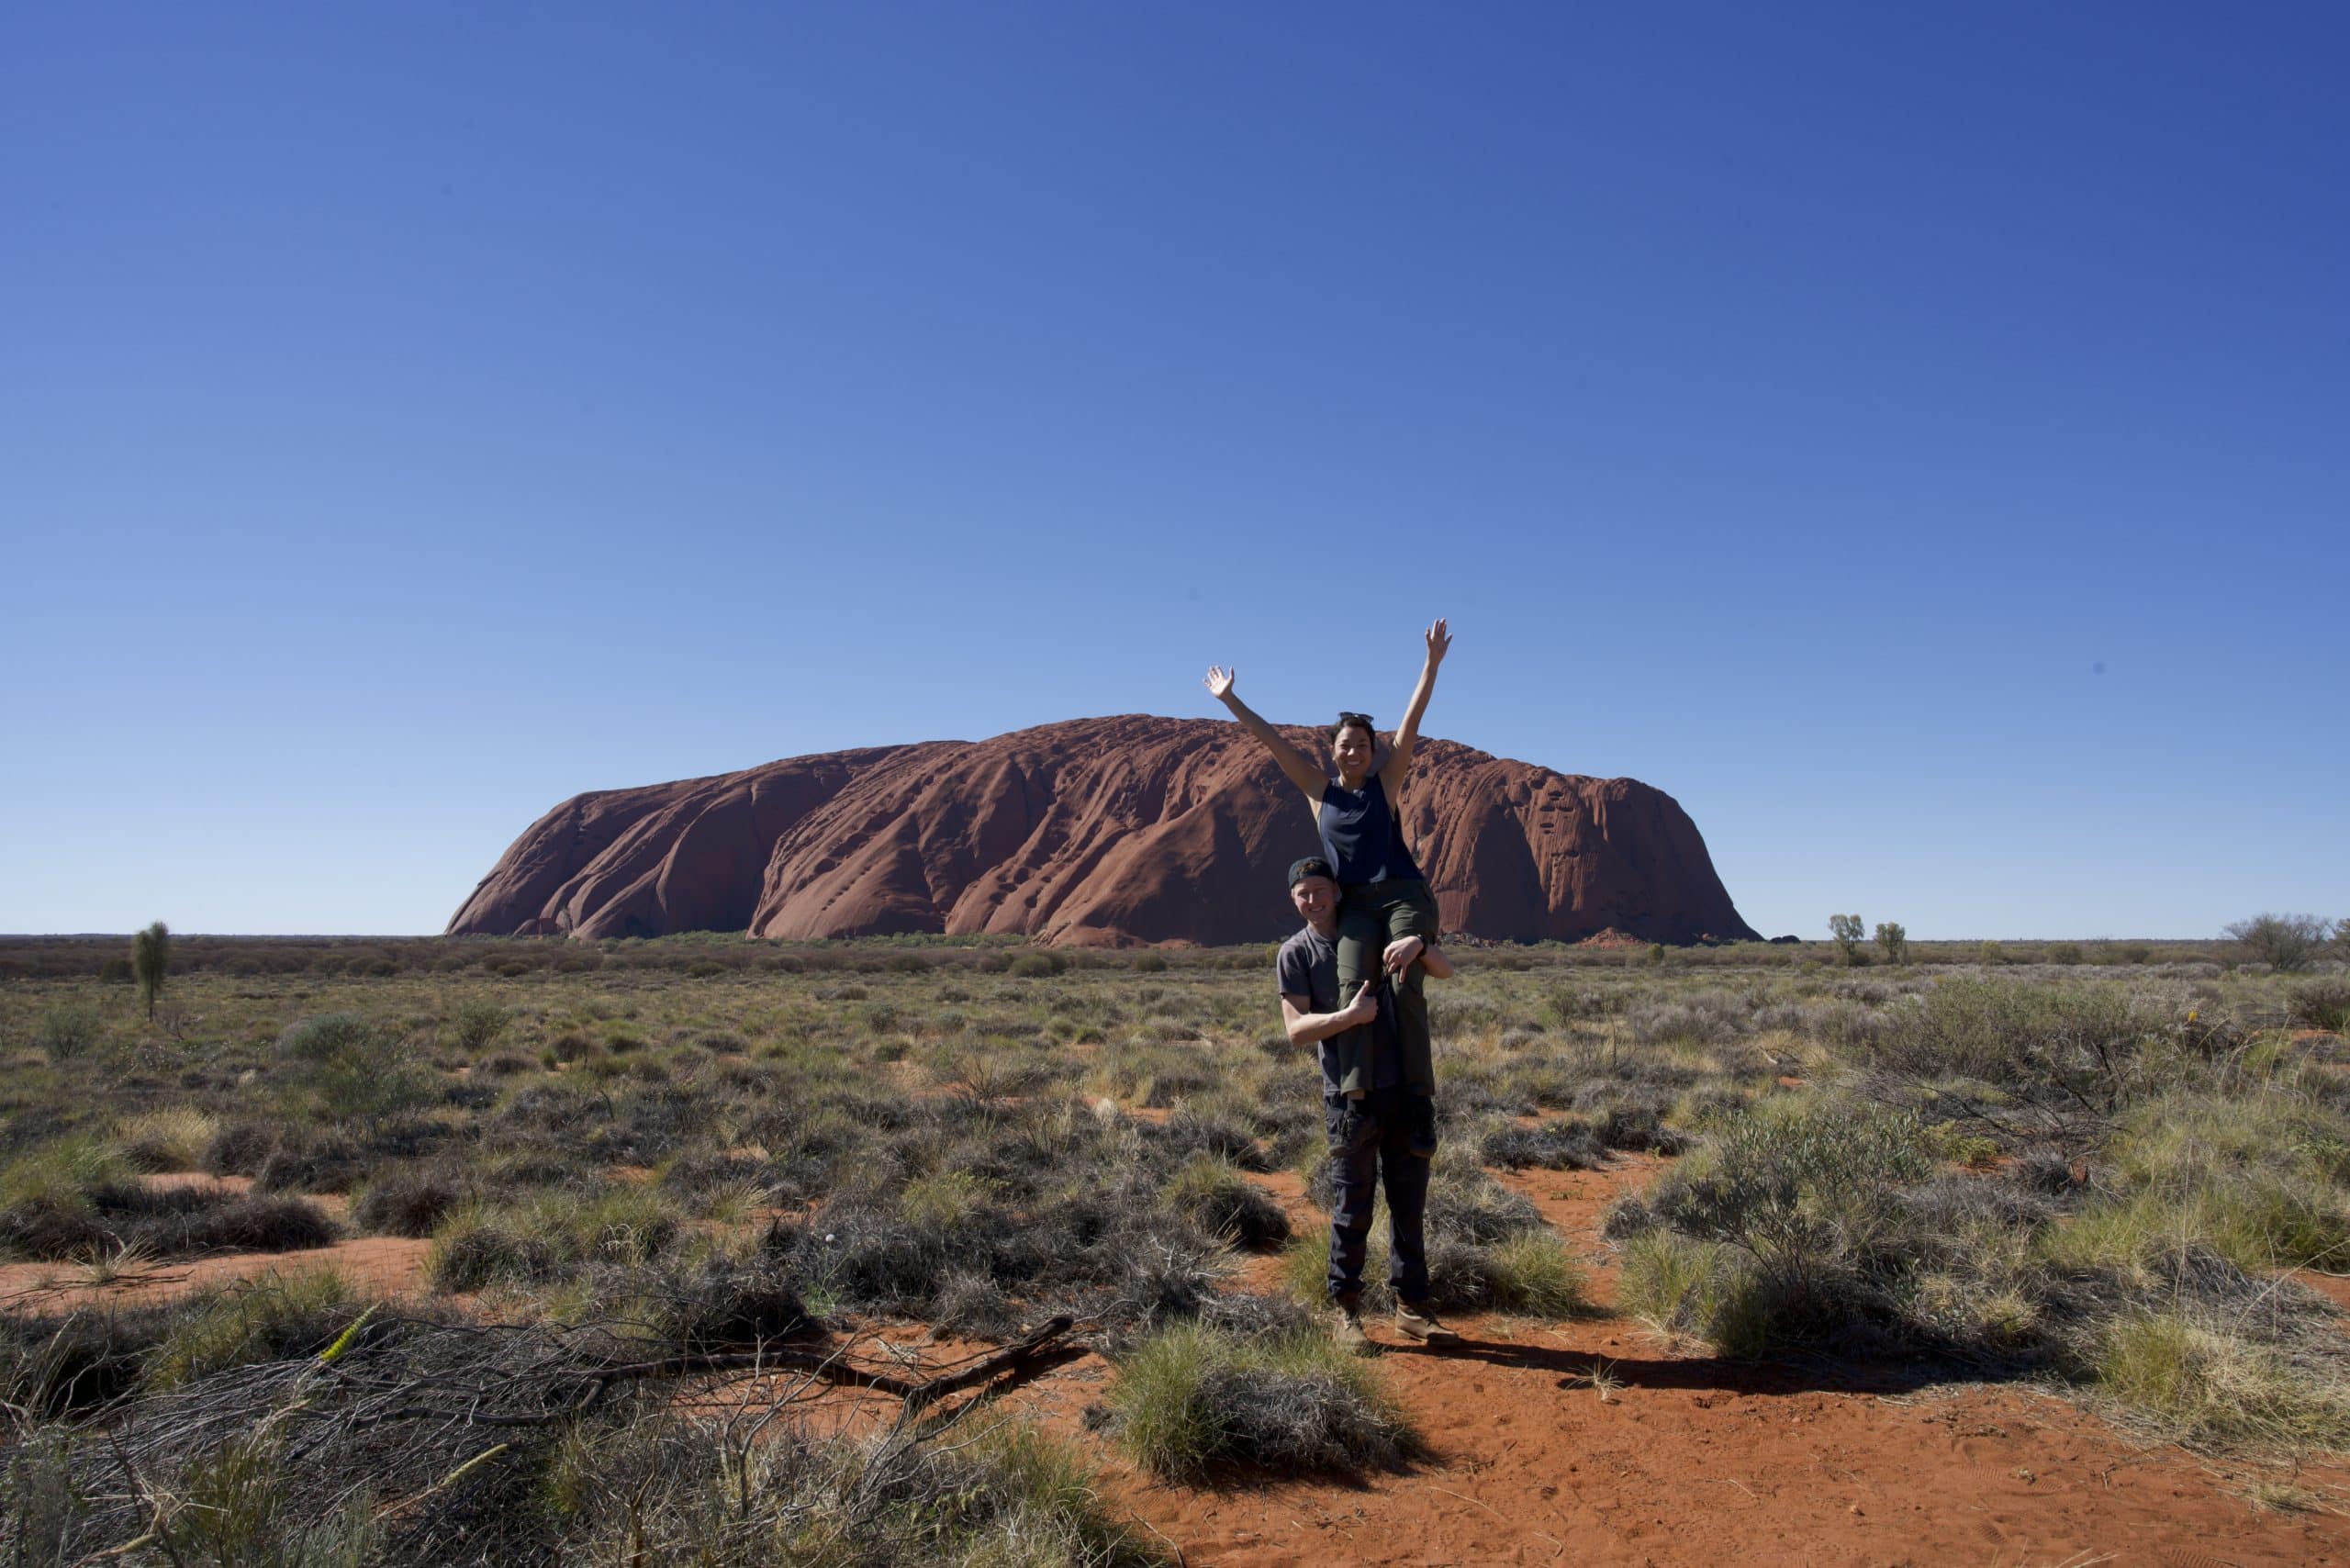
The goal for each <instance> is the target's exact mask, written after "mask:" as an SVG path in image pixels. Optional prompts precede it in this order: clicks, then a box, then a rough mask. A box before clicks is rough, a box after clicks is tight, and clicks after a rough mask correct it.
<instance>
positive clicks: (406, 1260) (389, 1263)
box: [0, 1236, 432, 1313]
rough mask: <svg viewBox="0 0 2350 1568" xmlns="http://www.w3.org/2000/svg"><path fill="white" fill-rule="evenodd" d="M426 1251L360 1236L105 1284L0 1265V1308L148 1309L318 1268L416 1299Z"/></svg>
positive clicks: (363, 1286) (154, 1266)
mask: <svg viewBox="0 0 2350 1568" xmlns="http://www.w3.org/2000/svg"><path fill="white" fill-rule="evenodd" d="M431 1246H432V1244H431V1242H429V1241H415V1240H410V1239H408V1238H406V1237H399V1236H365V1237H361V1238H358V1239H356V1240H353V1241H339V1242H337V1243H335V1244H334V1245H333V1246H331V1247H306V1248H302V1249H298V1250H296V1251H292V1252H221V1253H216V1254H214V1255H213V1256H211V1257H207V1258H183V1259H174V1260H165V1261H162V1262H155V1263H149V1264H146V1265H145V1266H143V1267H140V1268H137V1269H134V1270H131V1271H128V1272H125V1273H123V1274H121V1275H119V1276H117V1278H115V1279H114V1280H112V1281H111V1282H107V1283H105V1284H99V1283H96V1282H94V1281H93V1280H92V1278H91V1273H90V1271H89V1270H88V1269H87V1268H86V1267H84V1266H83V1265H81V1264H77V1263H6V1264H0V1308H5V1309H6V1310H8V1311H11V1312H26V1313H40V1312H61V1311H64V1310H66V1309H67V1308H70V1307H75V1306H87V1305H92V1304H94V1303H100V1302H103V1303H105V1304H106V1305H112V1306H145V1305H151V1304H153V1303H155V1302H159V1301H169V1300H171V1299H172V1298H173V1297H175V1296H182V1295H186V1294H189V1293H191V1292H194V1291H200V1290H206V1289H209V1288H211V1287H213V1286H217V1285H226V1284H233V1283H235V1282H238V1281H240V1280H258V1279H263V1278H266V1277H267V1276H269V1275H271V1274H275V1275H278V1276H280V1277H281V1278H290V1277H292V1276H293V1275H296V1274H306V1273H308V1272H310V1271H312V1270H314V1269H323V1268H331V1269H333V1270H334V1271H336V1272H337V1273H340V1274H341V1276H342V1277H343V1278H344V1279H345V1280H346V1281H348V1282H350V1283H351V1285H352V1288H353V1290H354V1291H356V1292H357V1293H358V1294H361V1295H384V1296H401V1295H415V1294H420V1293H421V1292H422V1290H423V1288H424V1255H425V1253H426V1252H427V1251H429V1250H430V1249H431Z"/></svg>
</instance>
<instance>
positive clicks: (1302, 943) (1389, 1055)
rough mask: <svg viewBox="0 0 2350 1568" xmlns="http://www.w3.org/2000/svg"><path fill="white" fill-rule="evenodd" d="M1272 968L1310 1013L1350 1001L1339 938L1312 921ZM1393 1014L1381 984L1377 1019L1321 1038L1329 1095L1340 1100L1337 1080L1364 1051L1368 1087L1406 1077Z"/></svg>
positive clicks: (1326, 1095)
mask: <svg viewBox="0 0 2350 1568" xmlns="http://www.w3.org/2000/svg"><path fill="white" fill-rule="evenodd" d="M1273 968H1274V971H1275V972H1276V973H1277V974H1278V975H1279V976H1280V977H1281V994H1282V995H1283V996H1302V997H1304V998H1305V999H1306V1011H1308V1012H1309V1013H1336V1012H1337V1011H1338V1010H1339V1009H1340V1008H1341V1007H1343V1006H1345V1005H1346V1002H1347V1001H1348V1000H1351V999H1350V998H1346V999H1342V998H1341V997H1340V996H1339V995H1338V945H1337V941H1336V940H1335V939H1333V938H1331V937H1327V936H1324V935H1319V934H1318V933H1316V932H1315V929H1314V927H1312V926H1310V925H1309V926H1307V927H1305V929H1304V930H1303V931H1300V932H1299V933H1298V934H1297V935H1294V936H1292V937H1291V938H1290V939H1289V940H1288V941H1286V942H1284V943H1282V944H1281V957H1280V958H1278V959H1276V960H1275V961H1274V965H1273ZM1394 1027H1395V1026H1394V1024H1393V1006H1392V1004H1391V1003H1390V1002H1388V1001H1387V997H1386V991H1385V988H1384V987H1383V986H1382V988H1381V991H1380V1008H1379V1018H1378V1021H1377V1022H1376V1023H1371V1024H1364V1025H1358V1026H1357V1027H1355V1028H1352V1029H1348V1030H1347V1031H1346V1032H1345V1033H1343V1034H1337V1035H1333V1036H1330V1037H1329V1038H1328V1039H1326V1040H1324V1041H1323V1042H1322V1047H1321V1057H1322V1094H1323V1097H1324V1098H1325V1099H1336V1098H1337V1097H1338V1096H1339V1095H1340V1094H1341V1093H1342V1091H1341V1090H1340V1089H1339V1087H1338V1085H1339V1083H1340V1082H1341V1081H1343V1080H1344V1078H1345V1076H1346V1064H1347V1058H1348V1056H1349V1055H1351V1054H1354V1053H1360V1059H1361V1061H1362V1064H1363V1076H1362V1082H1363V1084H1364V1086H1365V1087H1366V1088H1370V1089H1391V1088H1393V1087H1395V1086H1396V1085H1398V1084H1400V1083H1402V1082H1403V1081H1404V1067H1403V1062H1402V1060H1401V1058H1400V1057H1399V1055H1398V1053H1397V1052H1396V1050H1395V1048H1394V1040H1395V1034H1394Z"/></svg>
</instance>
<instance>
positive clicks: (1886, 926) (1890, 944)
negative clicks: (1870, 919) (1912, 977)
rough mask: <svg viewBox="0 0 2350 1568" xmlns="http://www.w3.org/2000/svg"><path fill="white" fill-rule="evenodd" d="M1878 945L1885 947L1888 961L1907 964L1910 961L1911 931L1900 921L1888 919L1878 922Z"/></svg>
mask: <svg viewBox="0 0 2350 1568" xmlns="http://www.w3.org/2000/svg"><path fill="white" fill-rule="evenodd" d="M1876 945H1877V946H1880V947H1882V948H1884V949H1885V961H1886V963H1888V964H1906V963H1908V961H1909V933H1908V932H1907V931H1904V930H1903V929H1902V928H1901V923H1900V922H1899V921H1897V920H1887V921H1884V922H1882V923H1880V924H1878V926H1877V928H1876Z"/></svg>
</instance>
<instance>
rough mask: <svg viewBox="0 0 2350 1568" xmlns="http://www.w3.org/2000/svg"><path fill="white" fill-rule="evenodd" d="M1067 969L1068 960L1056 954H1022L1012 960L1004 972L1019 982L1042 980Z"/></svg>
mask: <svg viewBox="0 0 2350 1568" xmlns="http://www.w3.org/2000/svg"><path fill="white" fill-rule="evenodd" d="M1068 968H1069V960H1068V959H1067V958H1062V957H1061V956H1060V955H1059V954H1058V953H1023V954H1021V955H1019V956H1018V957H1017V958H1013V960H1012V964H1011V967H1010V968H1009V969H1007V970H1006V971H1005V972H1007V973H1009V974H1011V975H1013V977H1014V978H1016V979H1020V980H1043V979H1045V978H1046V977H1047V976H1049V975H1057V974H1059V973H1061V972H1062V971H1063V970H1065V969H1068Z"/></svg>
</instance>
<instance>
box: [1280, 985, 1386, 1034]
mask: <svg viewBox="0 0 2350 1568" xmlns="http://www.w3.org/2000/svg"><path fill="white" fill-rule="evenodd" d="M1378 983H1379V982H1378V981H1376V980H1365V981H1363V982H1362V989H1361V990H1360V991H1357V992H1355V1000H1354V1003H1353V1005H1351V1006H1348V1007H1345V1008H1342V1009H1340V1010H1339V1011H1338V1012H1336V1013H1308V1012H1307V1011H1306V1010H1305V1008H1304V1007H1303V1006H1300V1005H1299V1003H1301V1002H1304V1003H1306V1004H1308V1005H1311V1004H1312V1002H1313V1000H1314V999H1313V998H1312V997H1310V996H1298V995H1296V994H1294V993H1292V992H1290V991H1283V992H1282V993H1281V1025H1282V1026H1283V1027H1284V1028H1286V1029H1287V1030H1288V1031H1289V1043H1290V1044H1291V1045H1292V1046H1310V1045H1313V1044H1315V1042H1316V1041H1320V1040H1326V1039H1328V1038H1329V1037H1330V1036H1333V1035H1343V1034H1345V1033H1346V1032H1347V1031H1348V1030H1349V1029H1359V1028H1360V1027H1361V1026H1362V1025H1365V1024H1368V1023H1370V1022H1371V1020H1372V1019H1374V1018H1376V1017H1378V1016H1379V995H1378V991H1377V987H1378Z"/></svg>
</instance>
